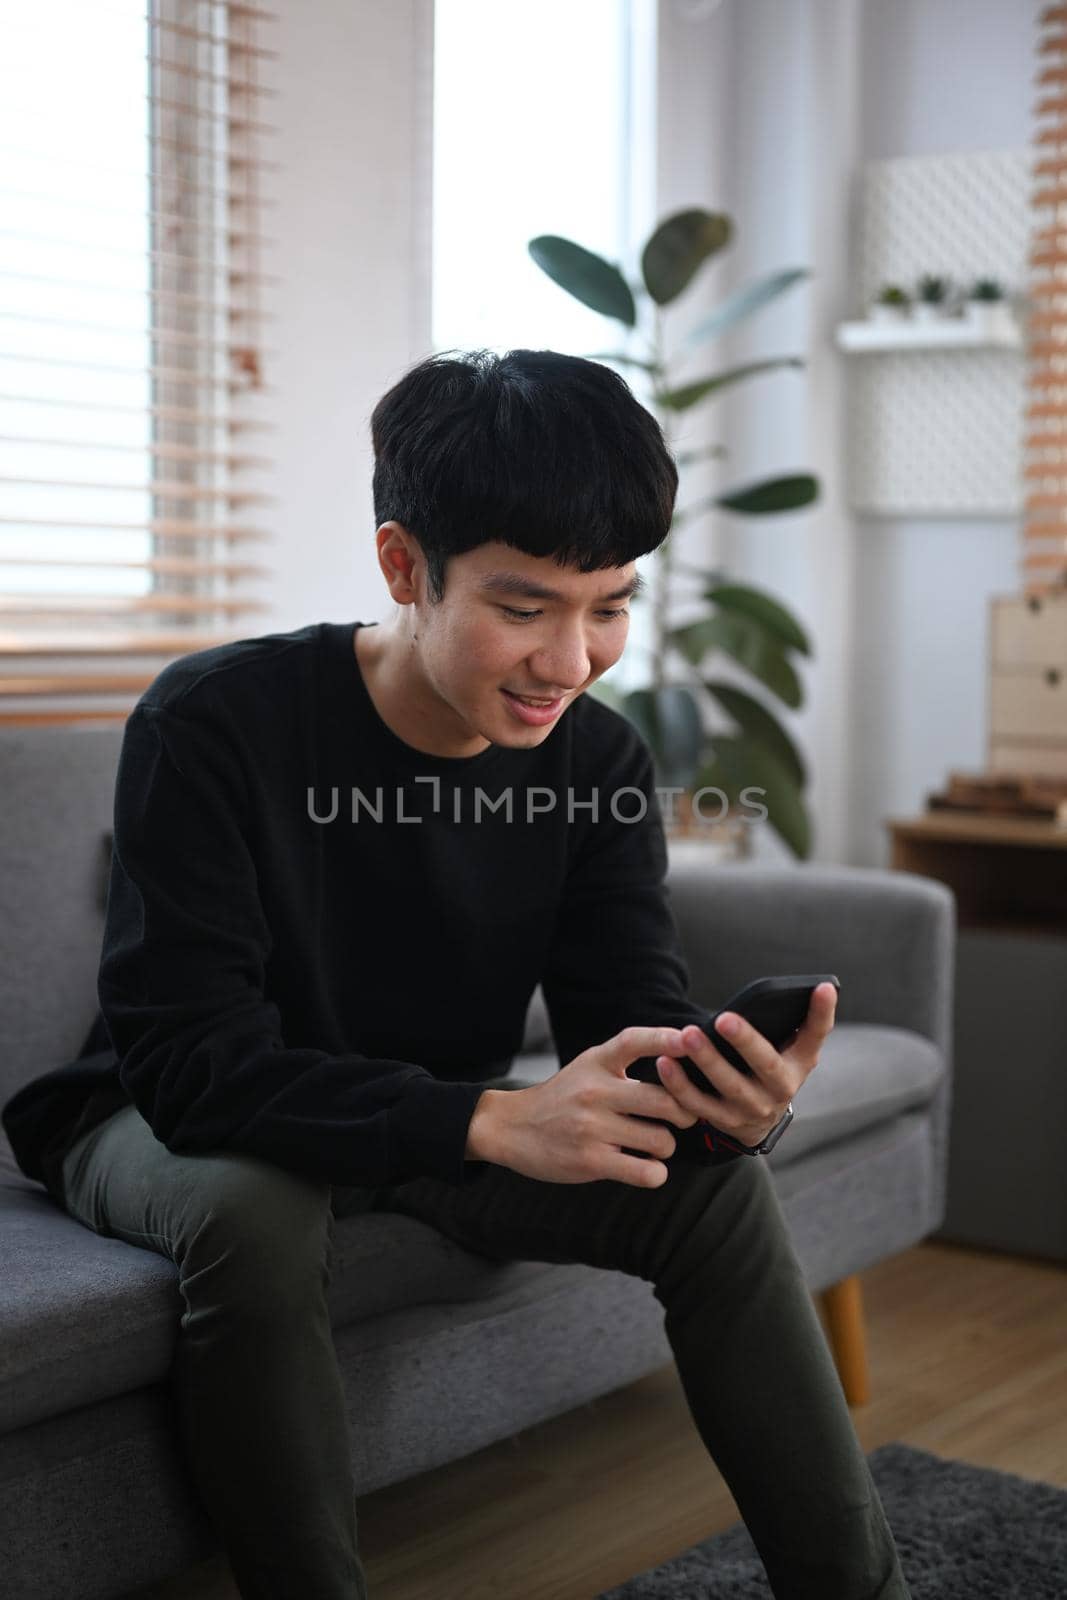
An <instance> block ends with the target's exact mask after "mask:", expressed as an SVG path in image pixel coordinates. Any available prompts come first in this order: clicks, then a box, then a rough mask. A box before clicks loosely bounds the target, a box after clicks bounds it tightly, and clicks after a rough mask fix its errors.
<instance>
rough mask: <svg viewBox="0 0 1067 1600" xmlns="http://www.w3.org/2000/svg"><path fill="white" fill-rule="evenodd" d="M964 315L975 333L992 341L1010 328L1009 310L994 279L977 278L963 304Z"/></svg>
mask: <svg viewBox="0 0 1067 1600" xmlns="http://www.w3.org/2000/svg"><path fill="white" fill-rule="evenodd" d="M964 315H965V316H966V318H967V321H968V322H969V323H970V325H971V327H973V328H974V330H975V332H976V333H980V334H981V335H982V336H983V337H984V338H987V339H993V338H996V336H997V335H998V334H1000V333H1003V332H1005V331H1006V330H1008V329H1010V327H1011V326H1012V321H1013V319H1012V314H1011V310H1010V308H1009V306H1008V304H1007V302H1006V300H1005V296H1004V290H1003V287H1002V286H1001V285H1000V284H999V283H998V282H997V280H996V278H977V279H976V280H975V282H974V283H973V284H972V286H971V289H970V291H969V293H968V295H967V299H966V301H965V302H964Z"/></svg>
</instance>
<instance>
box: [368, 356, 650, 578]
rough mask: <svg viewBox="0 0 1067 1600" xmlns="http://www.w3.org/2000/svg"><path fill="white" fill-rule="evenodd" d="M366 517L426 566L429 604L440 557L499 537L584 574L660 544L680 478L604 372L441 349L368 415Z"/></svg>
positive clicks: (542, 359)
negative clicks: (411, 544)
mask: <svg viewBox="0 0 1067 1600" xmlns="http://www.w3.org/2000/svg"><path fill="white" fill-rule="evenodd" d="M371 436H372V439H373V443H374V515H375V518H376V523H377V526H378V527H381V525H382V523H383V522H394V521H395V522H399V523H401V524H402V525H403V526H404V527H405V528H407V530H408V531H409V532H410V533H412V534H414V535H415V537H416V538H417V539H418V541H419V544H420V546H421V547H422V550H423V553H424V555H425V557H426V567H427V588H428V593H429V598H430V600H431V602H432V603H436V602H437V601H439V600H440V599H441V598H442V596H443V594H444V580H445V569H446V566H447V563H448V560H449V557H450V556H456V555H462V554H464V553H465V552H466V551H468V550H474V549H477V547H478V546H479V545H482V544H487V543H489V542H490V541H493V540H499V541H500V542H501V543H503V544H507V545H510V546H512V548H513V549H516V550H521V551H523V552H524V553H525V554H526V555H530V556H548V555H551V556H554V557H555V559H556V561H557V563H558V565H560V566H561V567H562V566H575V567H577V568H578V570H579V571H580V572H595V571H599V570H602V569H603V568H605V567H622V566H626V565H627V564H628V563H629V562H631V561H634V560H636V559H637V557H638V556H643V555H647V554H648V553H649V552H650V551H652V550H655V549H656V548H657V547H658V546H659V545H661V544H662V543H663V541H664V539H665V538H666V537H667V533H668V531H669V529H670V525H671V517H672V515H673V512H674V501H675V496H676V495H677V492H678V470H677V468H676V466H675V464H674V459H673V457H672V455H671V453H670V450H669V449H668V447H667V442H666V440H665V439H664V437H663V433H662V431H661V429H660V426H659V424H658V423H657V421H656V419H655V418H654V417H653V416H652V414H651V413H650V412H649V411H646V409H645V408H644V406H642V405H641V404H640V403H639V402H638V401H637V400H636V399H635V397H634V395H633V394H632V392H631V390H630V388H629V386H628V385H627V384H626V382H625V381H624V380H623V379H622V378H620V377H619V375H618V374H617V373H615V372H613V371H612V370H611V368H610V367H606V366H602V365H601V364H600V362H597V361H587V360H584V359H583V358H582V357H581V356H568V355H561V354H560V353H559V352H558V351H556V350H509V351H508V353H507V354H506V355H503V356H497V355H494V354H493V353H492V352H491V351H489V350H472V351H445V352H442V353H440V354H438V355H433V356H430V357H429V358H428V359H427V360H425V361H421V362H419V364H418V365H417V366H415V367H412V368H411V370H410V371H409V372H407V373H405V375H404V377H402V378H401V379H400V381H399V382H398V383H396V384H395V385H394V386H393V388H391V389H390V390H389V391H388V393H387V394H385V395H383V396H382V398H381V399H380V400H379V402H378V404H377V405H376V406H375V408H374V412H373V415H372V417H371Z"/></svg>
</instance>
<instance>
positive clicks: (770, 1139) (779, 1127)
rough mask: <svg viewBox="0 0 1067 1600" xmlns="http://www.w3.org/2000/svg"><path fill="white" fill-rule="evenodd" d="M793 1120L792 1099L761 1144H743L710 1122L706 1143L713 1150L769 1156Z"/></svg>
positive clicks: (705, 1128)
mask: <svg viewBox="0 0 1067 1600" xmlns="http://www.w3.org/2000/svg"><path fill="white" fill-rule="evenodd" d="M792 1120H793V1102H792V1100H790V1102H789V1104H788V1105H787V1106H786V1108H785V1111H784V1113H783V1114H782V1116H781V1117H780V1118H779V1119H778V1121H777V1122H776V1123H775V1125H774V1127H773V1128H772V1129H771V1131H770V1133H768V1134H767V1135H766V1137H765V1138H763V1139H761V1140H760V1142H759V1144H742V1143H741V1141H740V1139H735V1138H733V1136H732V1135H731V1134H729V1133H723V1132H722V1130H721V1129H719V1128H713V1127H712V1125H711V1123H710V1122H705V1123H704V1143H705V1144H706V1145H707V1147H708V1149H709V1150H711V1151H713V1152H714V1151H716V1150H735V1151H737V1152H739V1153H740V1154H742V1155H746V1156H768V1155H770V1153H771V1151H772V1150H773V1149H774V1147H775V1145H776V1144H777V1143H778V1141H779V1139H780V1138H781V1137H782V1134H783V1133H784V1132H785V1130H786V1129H787V1128H788V1126H789V1124H790V1123H791V1122H792Z"/></svg>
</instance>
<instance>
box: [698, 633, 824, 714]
mask: <svg viewBox="0 0 1067 1600" xmlns="http://www.w3.org/2000/svg"><path fill="white" fill-rule="evenodd" d="M667 637H668V638H669V639H670V641H671V643H672V644H673V645H675V646H676V647H677V648H678V649H679V650H680V651H681V652H682V654H683V655H684V656H685V657H686V659H687V660H688V661H691V662H692V663H693V665H694V666H695V667H699V666H700V664H701V662H702V661H703V659H704V657H705V656H706V655H707V654H708V652H709V651H710V650H723V651H725V653H726V654H727V655H728V656H733V658H734V660H735V661H736V662H737V663H738V664H739V665H740V666H742V667H744V668H745V670H746V671H748V672H751V674H752V676H753V677H754V678H758V679H759V681H760V682H761V683H763V684H765V685H766V687H767V688H768V689H769V690H770V691H771V693H772V694H776V695H777V696H778V698H779V700H781V701H782V702H783V703H784V704H785V705H787V706H789V707H790V708H791V709H793V710H795V709H796V707H797V706H799V705H800V703H801V700H802V699H803V694H802V692H801V687H800V679H799V678H798V677H797V675H796V672H795V671H794V669H793V666H792V663H791V662H790V661H788V660H787V658H786V657H785V656H784V655H783V654H782V652H781V650H780V648H779V645H778V641H777V640H776V639H775V638H773V637H772V636H771V635H770V634H768V633H767V632H766V631H765V629H763V628H762V627H761V626H760V625H759V623H758V622H754V621H753V620H752V619H751V618H750V617H742V616H736V615H734V614H732V613H731V612H728V611H717V612H716V613H715V615H714V616H713V617H702V618H701V619H700V621H699V622H690V623H688V624H687V625H686V626H685V627H682V628H672V629H670V630H669V631H668V634H667Z"/></svg>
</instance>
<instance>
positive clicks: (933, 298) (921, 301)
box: [915, 272, 949, 322]
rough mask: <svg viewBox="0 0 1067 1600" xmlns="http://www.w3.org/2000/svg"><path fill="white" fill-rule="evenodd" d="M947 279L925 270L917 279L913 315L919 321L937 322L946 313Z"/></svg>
mask: <svg viewBox="0 0 1067 1600" xmlns="http://www.w3.org/2000/svg"><path fill="white" fill-rule="evenodd" d="M948 291H949V280H948V279H947V278H938V277H935V276H934V274H933V273H930V272H927V273H924V274H923V276H922V277H921V278H920V279H919V283H918V291H917V294H916V300H915V316H916V320H917V321H919V322H939V321H940V320H941V319H942V318H943V317H945V316H947V315H948Z"/></svg>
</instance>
